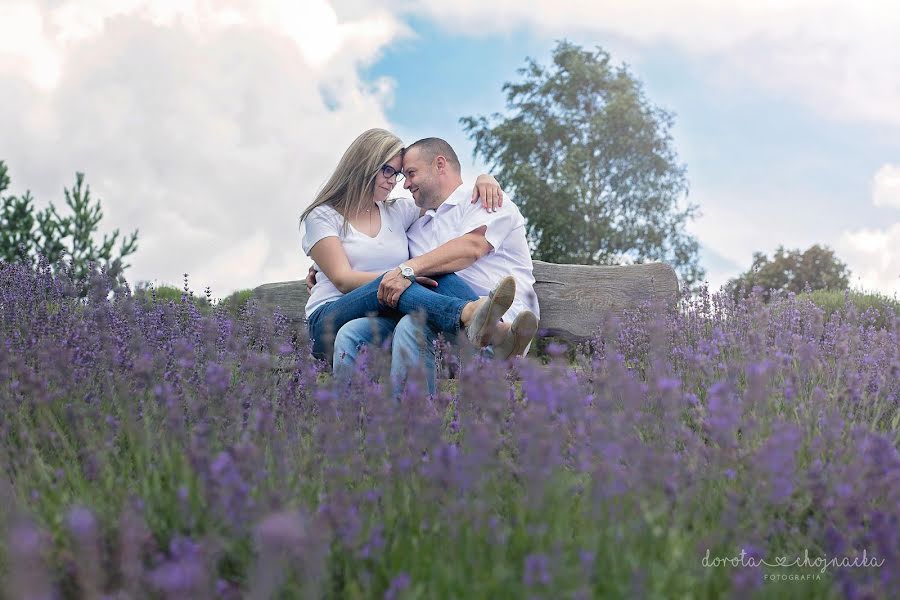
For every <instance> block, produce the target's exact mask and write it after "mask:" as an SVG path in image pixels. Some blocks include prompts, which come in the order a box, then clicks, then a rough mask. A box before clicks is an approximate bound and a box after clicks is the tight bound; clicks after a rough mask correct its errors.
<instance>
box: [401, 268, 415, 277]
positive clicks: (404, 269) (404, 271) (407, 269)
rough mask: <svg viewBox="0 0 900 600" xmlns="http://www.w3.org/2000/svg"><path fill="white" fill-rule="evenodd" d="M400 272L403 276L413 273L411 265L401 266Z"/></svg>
mask: <svg viewBox="0 0 900 600" xmlns="http://www.w3.org/2000/svg"><path fill="white" fill-rule="evenodd" d="M400 273H401V274H403V276H404V277H409V276H410V275H412V274H413V270H412V267H403V268H402V269H400Z"/></svg>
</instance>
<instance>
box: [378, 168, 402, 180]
mask: <svg viewBox="0 0 900 600" xmlns="http://www.w3.org/2000/svg"><path fill="white" fill-rule="evenodd" d="M381 174H382V175H384V178H385V179H390V178H391V177H393V176H394V175H396V176H397V181H403V173H402V172H400V171H398V170H397V169H395V168H394V167H392V166H391V165H384V166H383V167H381Z"/></svg>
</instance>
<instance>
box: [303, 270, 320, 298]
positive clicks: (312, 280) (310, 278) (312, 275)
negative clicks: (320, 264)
mask: <svg viewBox="0 0 900 600" xmlns="http://www.w3.org/2000/svg"><path fill="white" fill-rule="evenodd" d="M316 273H318V271H316V269H315V268H314V267H310V268H309V273H307V274H306V293H307V294H312V289H313V286H314V285H316Z"/></svg>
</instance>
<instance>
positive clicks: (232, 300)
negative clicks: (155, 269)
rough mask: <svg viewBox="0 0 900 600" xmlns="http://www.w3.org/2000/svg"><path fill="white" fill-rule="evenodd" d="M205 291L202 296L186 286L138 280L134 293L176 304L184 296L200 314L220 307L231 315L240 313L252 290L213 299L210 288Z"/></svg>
mask: <svg viewBox="0 0 900 600" xmlns="http://www.w3.org/2000/svg"><path fill="white" fill-rule="evenodd" d="M206 292H207V293H206V294H204V295H202V296H196V295H194V292H193V291H191V290H189V289H186V288H185V289H179V288H177V287H175V286H173V285H159V286H154V285H152V284H150V283H147V282H139V283H138V284H137V285H136V286H135V290H134V295H135V296H136V297H138V298H139V299H141V300H143V301H147V302H163V303H166V302H174V303H176V304H178V303H180V302H181V300H182V298H186V299H187V300H189V301H190V302H193V303H194V306H196V307H197V309H198V310H199V311H200V313H201V314H204V315H209V314H211V313H212V312H213V310H214V308H215V307H221V308H222V309H223V310H224V311H225V312H226V313H228V314H229V315H230V316H232V317H237V316H238V315H240V314H241V311H243V310H244V307H245V306H246V305H247V302H249V301H250V298H252V297H253V290H249V289H247V290H237V291H235V292H232V293H231V294H229V295H228V296H226V297H225V298H222V299H221V300H218V301H215V300H213V298H212V293H211V292H210V290H208V289H207V290H206Z"/></svg>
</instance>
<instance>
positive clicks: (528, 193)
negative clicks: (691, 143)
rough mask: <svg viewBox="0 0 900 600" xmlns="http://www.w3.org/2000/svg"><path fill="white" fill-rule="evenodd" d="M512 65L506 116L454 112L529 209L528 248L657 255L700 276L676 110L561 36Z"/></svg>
mask: <svg viewBox="0 0 900 600" xmlns="http://www.w3.org/2000/svg"><path fill="white" fill-rule="evenodd" d="M519 73H520V74H521V75H522V79H521V80H520V81H518V82H514V83H506V84H504V85H503V90H504V91H505V92H506V102H507V108H508V109H509V110H510V111H512V114H511V115H509V116H504V115H501V114H495V115H493V116H492V117H491V119H490V120H489V119H488V118H486V117H483V116H481V117H464V118H462V119H460V121H461V123H462V125H463V128H464V129H465V131H466V132H467V134H468V135H469V137H470V138H471V139H472V140H473V141H474V142H475V151H474V154H475V156H479V155H480V156H481V157H482V158H483V159H484V160H485V162H487V163H488V164H489V165H490V168H491V172H492V173H494V175H495V176H496V177H497V179H498V180H499V181H500V183H501V184H502V185H503V187H504V188H505V189H506V190H508V191H509V192H511V193H512V196H513V198H514V200H515V202H516V204H517V205H518V206H519V208H520V209H521V211H522V214H523V215H524V216H525V218H526V219H527V231H528V237H529V242H530V243H531V246H532V252H533V254H534V257H535V258H538V259H541V260H545V261H549V262H564V263H577V264H614V263H619V262H647V261H656V260H659V261H664V262H668V263H669V264H671V265H672V266H673V267H674V268H675V269H676V271H678V273H679V275H680V277H681V279H682V280H683V281H685V282H687V283H689V284H694V283H696V282H699V281H700V280H702V278H703V276H704V271H703V269H702V268H701V267H700V266H699V264H698V260H699V256H698V254H699V244H698V242H697V241H696V240H695V239H694V238H693V237H692V236H690V235H688V234H687V233H686V232H685V224H686V223H687V222H688V221H689V220H690V219H693V218H695V217H696V216H697V214H698V212H697V210H698V209H697V206H696V205H693V204H690V203H687V201H686V196H687V190H688V183H687V179H686V176H685V167H684V166H683V165H681V164H679V162H678V160H677V156H676V153H675V149H674V148H673V144H672V138H671V135H670V134H669V130H670V128H671V126H672V123H673V117H672V115H671V114H670V113H668V112H666V111H664V110H662V109H660V108H658V107H655V106H653V105H652V104H650V102H649V101H648V100H647V98H646V96H645V95H644V92H643V90H642V87H641V84H640V82H639V81H638V80H637V79H636V78H635V77H634V76H633V75H632V74H631V73H630V72H629V71H628V68H627V67H626V66H625V65H622V66H618V67H614V66H612V65H611V64H610V56H609V54H608V53H607V52H605V51H604V50H603V49H601V48H597V49H596V50H593V51H591V50H585V49H583V48H581V47H580V46H577V45H575V44H572V43H570V42H568V41H561V42H559V43H558V44H557V46H556V48H555V49H554V51H553V58H552V64H551V65H549V66H547V67H545V66H542V65H540V64H538V63H537V62H535V61H534V60H533V59H528V60H527V65H526V66H525V67H524V68H522V69H519Z"/></svg>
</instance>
